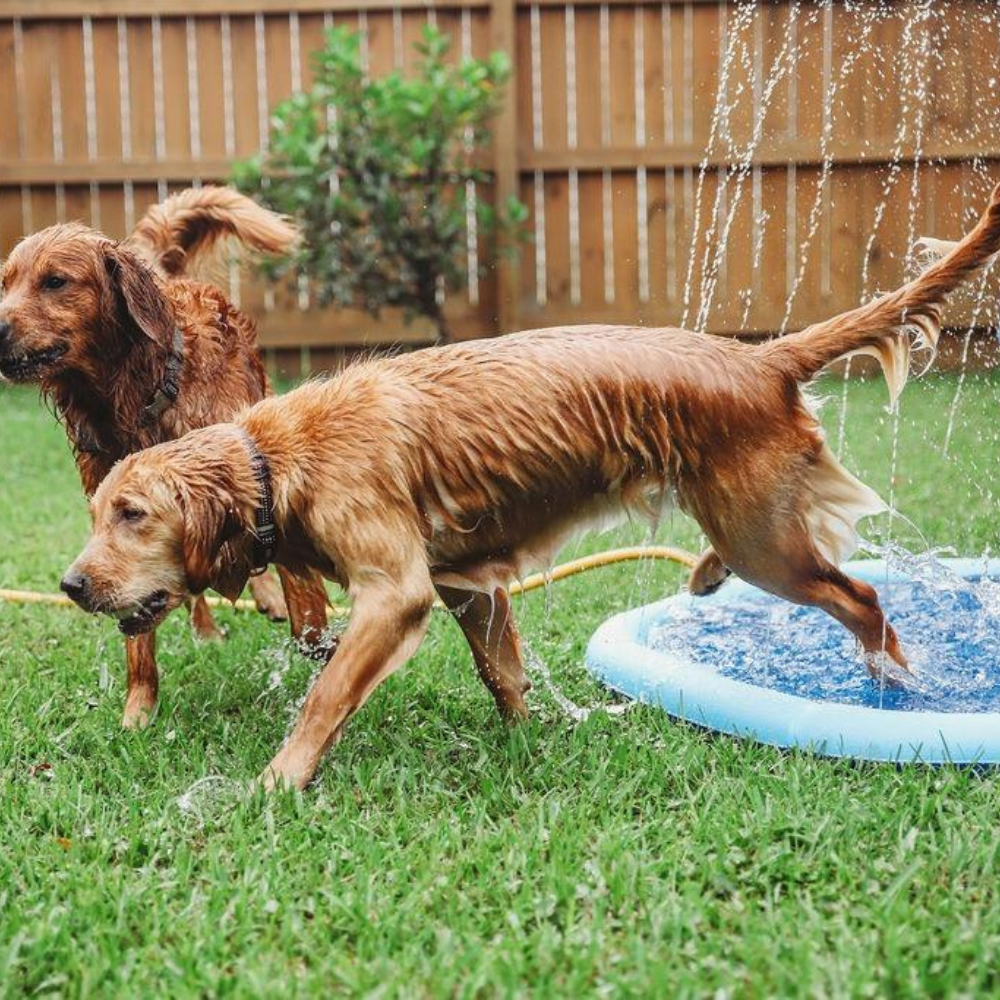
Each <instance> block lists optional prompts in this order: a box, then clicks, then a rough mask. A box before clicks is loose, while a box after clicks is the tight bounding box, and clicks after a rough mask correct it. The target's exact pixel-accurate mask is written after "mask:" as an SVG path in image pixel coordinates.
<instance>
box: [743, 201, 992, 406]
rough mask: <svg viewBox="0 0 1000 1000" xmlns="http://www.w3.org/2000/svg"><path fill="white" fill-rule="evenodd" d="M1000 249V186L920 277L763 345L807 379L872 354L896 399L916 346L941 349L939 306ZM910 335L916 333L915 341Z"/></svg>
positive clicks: (771, 355)
mask: <svg viewBox="0 0 1000 1000" xmlns="http://www.w3.org/2000/svg"><path fill="white" fill-rule="evenodd" d="M998 251H1000V185H997V187H996V188H994V190H993V195H992V197H991V198H990V203H989V206H988V207H987V209H986V211H985V212H984V213H983V216H982V218H981V219H980V220H979V222H978V224H977V225H976V227H975V229H973V230H972V232H970V233H969V234H968V235H967V236H966V237H965V238H964V239H962V240H961V241H959V242H958V243H955V244H950V245H948V247H946V248H944V250H943V255H942V256H941V257H940V259H938V260H937V261H935V262H934V263H933V264H931V266H930V267H928V268H927V270H926V271H924V273H923V274H921V275H920V276H919V277H917V278H915V279H914V280H913V281H911V282H909V283H908V284H906V285H903V287H902V288H899V289H897V290H896V291H894V292H889V293H887V294H886V295H881V296H879V297H878V298H877V299H873V300H872V301H871V302H869V303H868V304H867V305H864V306H861V307H860V308H858V309H853V310H851V311H850V312H846V313H841V314H840V315H839V316H834V317H833V319H829V320H826V321H825V322H823V323H816V324H814V325H813V326H810V327H807V328H806V329H805V330H802V331H800V332H799V333H793V334H790V335H789V336H787V337H781V338H779V339H776V340H772V341H769V342H767V343H766V344H762V345H761V348H760V349H761V351H763V352H764V353H765V355H766V356H767V357H768V358H769V359H770V360H773V361H775V362H777V363H778V364H780V365H781V367H782V368H784V369H785V370H786V371H790V372H791V373H792V374H793V375H794V377H795V378H796V379H798V381H800V382H804V381H806V380H808V379H810V378H812V377H813V376H814V375H815V374H816V373H817V372H818V371H820V369H822V368H823V367H825V366H826V365H828V364H830V363H831V362H832V361H836V360H838V359H840V358H845V357H847V356H848V355H851V354H869V355H871V356H872V357H874V358H876V359H877V360H878V362H879V363H880V364H881V366H882V371H883V372H884V374H885V380H886V382H887V383H888V385H889V396H890V398H891V399H892V400H893V402H895V400H896V399H897V397H898V396H899V394H900V392H901V391H902V389H903V386H904V385H906V378H907V375H908V374H909V368H910V351H911V348H912V346H914V345H915V346H917V347H926V348H928V349H930V351H931V352H933V351H935V350H936V348H937V342H938V337H939V336H940V334H941V316H940V309H941V305H942V303H943V302H944V300H945V298H946V297H947V296H948V294H949V293H950V292H952V291H954V290H955V289H956V288H957V287H958V286H959V285H960V284H962V282H963V281H965V280H966V279H967V278H969V277H970V276H971V275H972V274H974V273H975V272H976V271H978V270H979V269H980V268H981V267H982V266H983V265H984V264H986V263H987V261H988V260H989V259H990V258H991V257H992V256H993V255H994V254H996V253H997V252H998ZM911 336H912V338H913V340H912V342H911Z"/></svg>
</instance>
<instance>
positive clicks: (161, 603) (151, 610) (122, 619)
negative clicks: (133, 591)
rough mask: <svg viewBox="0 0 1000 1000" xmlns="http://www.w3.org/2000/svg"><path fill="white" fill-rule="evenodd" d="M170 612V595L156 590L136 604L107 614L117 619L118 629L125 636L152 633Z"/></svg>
mask: <svg viewBox="0 0 1000 1000" xmlns="http://www.w3.org/2000/svg"><path fill="white" fill-rule="evenodd" d="M169 611H170V595H169V594H168V593H167V592H166V591H165V590H157V591H154V592H153V593H152V594H150V595H149V596H148V597H145V598H143V599H142V600H141V601H140V602H139V603H138V604H133V605H130V606H129V607H127V608H122V609H121V610H120V611H111V612H109V613H110V614H111V615H113V616H114V617H115V618H117V619H118V629H119V631H120V632H122V633H124V634H125V635H140V634H142V633H143V632H152V631H153V629H154V628H156V626H157V625H159V624H160V622H161V621H163V619H164V618H166V617H167V614H168V612H169Z"/></svg>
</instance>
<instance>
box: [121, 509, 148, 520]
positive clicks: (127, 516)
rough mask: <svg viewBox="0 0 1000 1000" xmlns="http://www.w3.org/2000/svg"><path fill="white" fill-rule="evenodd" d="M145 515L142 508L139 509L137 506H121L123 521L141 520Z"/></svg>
mask: <svg viewBox="0 0 1000 1000" xmlns="http://www.w3.org/2000/svg"><path fill="white" fill-rule="evenodd" d="M145 516H146V512H145V511H144V510H139V508H138V507H122V514H121V517H122V520H123V521H141V520H142V519H143V518H144V517H145Z"/></svg>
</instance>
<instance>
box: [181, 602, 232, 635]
mask: <svg viewBox="0 0 1000 1000" xmlns="http://www.w3.org/2000/svg"><path fill="white" fill-rule="evenodd" d="M187 605H188V612H189V613H190V615H191V628H193V629H194V634H195V635H196V636H197V637H198V638H199V639H201V640H202V642H222V640H223V639H224V638H225V636H224V635H223V633H222V629H220V628H219V626H218V625H216V624H215V619H214V618H213V617H212V612H211V609H210V608H209V606H208V602H207V601H206V600H205V597H204V595H202V594H199V595H198V596H197V597H192V598H191V599H190V600H189V601H188V602H187Z"/></svg>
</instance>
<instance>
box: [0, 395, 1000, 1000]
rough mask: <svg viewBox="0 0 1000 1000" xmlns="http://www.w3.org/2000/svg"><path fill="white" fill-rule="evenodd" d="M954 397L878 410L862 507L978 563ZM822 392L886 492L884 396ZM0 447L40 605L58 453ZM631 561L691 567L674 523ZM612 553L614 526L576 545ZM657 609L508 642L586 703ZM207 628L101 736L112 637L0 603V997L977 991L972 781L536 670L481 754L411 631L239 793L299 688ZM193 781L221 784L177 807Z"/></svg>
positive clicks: (972, 449)
mask: <svg viewBox="0 0 1000 1000" xmlns="http://www.w3.org/2000/svg"><path fill="white" fill-rule="evenodd" d="M826 388H827V390H828V392H829V393H830V395H831V396H832V397H833V398H832V400H831V403H830V404H829V407H828V414H827V420H828V423H829V425H830V427H831V436H832V437H833V439H834V440H836V436H837V421H838V411H839V400H840V383H839V381H837V380H830V381H828V382H827V386H826ZM955 391H956V384H955V382H954V381H953V380H949V379H936V380H929V379H928V380H925V381H923V382H919V383H915V384H913V385H911V386H910V387H909V388H908V390H907V393H906V395H905V397H904V400H903V419H902V421H901V425H900V435H899V448H898V450H899V460H898V463H897V467H896V482H895V491H896V494H897V496H898V500H899V504H900V507H901V509H902V511H904V512H905V514H906V515H907V516H908V517H910V518H911V519H912V520H913V522H914V523H915V524H916V525H917V526H918V527H919V529H920V530H921V531H923V533H924V534H925V535H926V538H927V541H928V543H930V544H932V545H936V546H937V545H947V544H952V545H955V546H956V547H957V548H958V549H959V550H960V551H961V552H975V553H978V552H982V551H983V550H984V549H985V548H986V547H988V546H990V545H992V546H993V547H994V548H996V539H997V522H998V509H997V503H996V501H995V499H994V497H995V496H997V495H998V486H1000V471H998V470H1000V446H998V443H997V440H996V437H997V424H998V421H997V415H998V405H997V404H998V401H1000V380H996V379H993V380H990V379H987V378H983V377H979V378H971V377H970V379H969V381H968V382H967V383H966V385H965V387H964V389H963V392H962V399H961V405H960V407H959V412H958V420H957V423H956V430H955V435H954V439H953V441H952V448H951V452H950V456H949V457H944V456H943V455H942V442H943V438H944V434H945V425H946V423H947V414H948V409H949V407H950V405H951V403H952V400H953V399H954V396H955ZM849 396H850V406H849V409H848V413H849V420H848V426H847V442H848V448H847V457H848V464H850V465H851V467H852V468H854V469H855V470H857V471H858V472H860V473H861V475H862V476H863V478H865V479H866V480H867V481H868V482H870V483H871V484H872V485H873V486H874V487H876V488H877V489H878V490H880V491H881V492H882V493H883V494H886V493H888V491H889V486H890V482H889V480H890V466H891V462H890V457H891V451H892V447H891V439H892V433H891V430H892V423H891V420H890V419H889V417H888V416H887V415H886V413H885V410H884V407H885V392H884V387H883V385H882V384H881V382H872V383H858V384H852V385H851V387H850V390H849ZM0 427H2V428H3V432H2V433H3V450H2V459H0V461H2V469H3V472H2V484H3V486H2V490H0V584H2V585H4V586H12V587H32V588H38V589H43V590H53V589H55V587H56V585H57V581H58V579H59V575H60V573H61V571H62V570H63V569H64V568H65V566H66V565H67V564H68V563H69V561H70V559H71V558H72V557H73V555H75V553H76V551H77V549H78V548H79V546H80V545H81V543H82V542H83V540H84V539H85V537H86V533H87V518H86V508H85V505H84V502H83V499H82V497H81V494H80V490H79V487H78V484H77V480H76V475H75V471H74V469H73V468H72V464H71V461H70V457H69V453H68V448H67V446H66V444H65V440H64V437H63V434H62V431H61V430H60V429H59V428H58V427H57V426H55V424H54V422H53V420H52V418H51V416H50V415H49V413H47V412H46V411H45V410H44V408H42V407H41V406H40V404H39V403H38V402H37V400H36V398H35V397H34V396H33V395H32V394H31V393H29V392H25V391H12V390H8V389H5V390H4V391H2V392H0ZM871 528H872V531H874V532H876V533H877V532H879V531H881V532H882V533H884V532H885V530H886V524H885V519H882V522H881V523H876V524H874V525H872V526H871ZM894 534H895V536H896V537H897V538H899V539H901V540H903V541H905V542H907V543H908V544H910V545H911V547H914V546H916V545H917V544H918V543H917V542H916V535H915V533H914V530H913V529H911V528H909V527H907V526H905V525H904V524H903V523H902V522H897V523H896V525H895V528H894ZM660 537H661V538H662V539H663V540H665V541H676V542H679V543H681V544H685V545H688V546H696V545H697V544H698V535H697V532H696V531H695V530H693V529H692V527H691V526H690V524H688V523H687V522H685V521H684V519H683V518H681V517H680V516H678V517H677V518H676V520H675V521H674V522H673V523H672V524H668V525H665V526H664V529H663V531H662V532H661V535H660ZM623 540H628V541H642V540H644V539H643V533H642V531H641V530H640V529H638V528H636V529H635V530H633V531H625V532H621V533H619V534H617V535H615V536H613V537H611V538H604V539H599V540H597V541H593V540H592V541H589V542H587V543H586V545H587V547H588V548H596V547H598V546H599V545H601V544H610V543H617V542H620V541H623ZM679 584H680V574H679V573H678V571H677V570H676V569H674V568H671V567H667V566H662V565H658V566H654V567H650V566H646V567H642V568H639V569H637V568H636V567H634V566H630V567H625V568H620V569H609V570H603V571H599V572H597V573H594V574H591V575H589V576H587V577H583V578H577V579H576V580H573V581H570V582H567V583H564V584H561V585H558V586H557V587H554V588H553V589H552V590H551V592H550V593H549V594H548V595H547V596H545V595H538V596H532V597H529V598H525V599H523V600H522V601H520V602H519V608H520V610H519V617H520V619H521V622H522V626H523V631H524V633H525V635H526V637H527V640H528V642H529V643H530V645H531V647H532V648H533V649H534V651H535V652H536V653H537V654H538V655H539V656H540V657H542V658H543V659H544V661H545V662H546V663H547V664H548V666H549V668H550V669H551V671H552V674H553V677H554V679H555V682H556V683H557V684H558V685H559V688H560V689H561V690H562V691H563V692H564V693H565V694H566V695H567V696H568V697H570V698H572V699H574V700H575V701H577V702H578V703H580V704H583V705H586V706H596V705H603V704H607V703H609V701H610V700H611V699H610V698H609V696H608V695H607V694H606V693H605V692H604V691H602V690H601V689H600V688H599V687H598V686H597V685H596V684H595V683H593V682H592V681H591V680H590V679H589V678H588V675H587V674H586V673H585V671H584V669H583V668H582V666H581V659H582V652H583V649H584V646H585V643H586V641H587V639H588V637H589V636H590V635H591V633H592V632H593V630H594V628H595V627H596V626H597V625H598V624H599V623H600V622H601V621H602V620H603V619H604V618H605V617H607V616H608V615H609V614H611V613H613V612H616V611H618V610H621V609H622V608H625V607H627V606H630V605H633V604H635V603H637V602H641V601H648V600H653V599H656V598H658V597H660V596H662V595H664V594H666V593H671V592H673V591H675V590H676V589H677V587H678V586H679ZM220 617H221V620H222V621H223V623H224V624H225V626H226V627H227V628H228V629H229V633H230V634H229V639H228V640H227V642H226V643H225V644H223V645H219V646H199V645H197V644H196V643H195V642H194V640H193V639H192V637H191V635H190V633H189V631H188V628H187V625H186V622H185V621H184V619H183V616H181V615H175V616H174V617H173V618H172V619H171V620H170V621H169V622H168V623H167V624H166V625H165V626H164V627H163V628H162V629H161V632H160V639H161V642H160V646H161V654H160V660H161V664H162V668H163V674H164V677H163V684H162V690H161V697H162V702H161V707H160V712H159V715H158V717H157V718H156V720H155V723H154V725H153V726H152V727H151V728H149V729H148V730H147V731H145V732H143V733H123V732H121V731H120V730H119V728H118V722H119V715H120V712H121V707H122V696H123V686H124V668H123V662H122V660H123V655H122V647H121V643H120V642H119V640H118V638H117V635H116V633H115V632H114V629H113V626H112V625H111V624H110V623H108V622H106V621H103V620H97V619H92V618H89V617H87V616H85V615H83V614H80V613H78V612H76V611H73V610H65V609H52V608H43V607H25V606H14V605H2V604H0V664H2V667H0V993H3V994H7V995H18V994H25V993H27V994H49V993H53V994H60V995H67V996H78V995H90V996H93V995H100V996H123V997H124V996H128V997H135V996H145V995H152V994H160V995H169V996H171V997H185V996H196V995H200V996H208V995H235V996H274V995H292V994H296V995H298V994H301V995H309V994H314V995H328V994H330V993H348V992H350V993H354V992H359V993H365V994H372V995H379V996H406V997H410V996H434V997H437V996H447V995H457V996H472V995H485V996H495V995H499V996H513V995H525V994H527V993H531V994H532V995H537V996H552V995H561V996H576V995H595V994H616V995H618V994H623V995H647V996H674V995H707V994H715V993H719V994H721V995H727V994H730V993H734V994H739V995H751V996H773V995H779V994H780V995H812V996H829V995H867V994H873V995H876V994H877V995H886V994H895V995H903V994H910V995H912V994H917V993H933V994H954V993H963V994H966V995H968V994H972V993H975V992H983V991H985V992H994V993H995V992H998V991H1000V977H998V976H997V972H996V970H997V969H998V968H1000V897H998V880H1000V860H998V852H1000V833H998V831H1000V823H998V816H1000V787H998V784H997V780H996V779H995V778H994V777H993V776H992V775H991V774H980V773H976V772H974V771H972V770H968V769H966V770H960V769H951V768H941V769H938V770H930V769H925V768H922V767H906V768H902V769H896V768H893V767H883V766H851V765H849V764H844V763H837V762H831V761H828V760H823V759H817V758H814V757H812V756H810V755H808V754H805V753H787V754H785V753H780V752H778V751H776V750H772V749H768V748H764V747H760V746H756V745H754V744H752V743H741V742H737V741H735V740H732V739H729V738H723V737H717V736H712V735H709V734H707V733H705V732H702V731H700V730H698V729H695V728H693V727H691V726H687V725H680V724H676V723H673V722H671V721H669V720H668V719H667V718H666V717H665V716H664V715H663V714H662V713H660V712H658V711H655V710H653V709H649V708H635V709H633V710H630V711H629V712H627V713H626V714H625V715H624V716H609V715H607V714H605V713H603V712H597V713H594V714H593V715H591V716H590V718H589V719H587V721H585V722H581V723H574V722H573V721H571V720H570V719H568V718H567V717H566V716H565V715H564V714H562V713H561V711H560V710H559V708H558V706H557V704H556V702H555V700H554V699H553V697H552V695H551V693H550V692H549V691H548V690H546V688H545V686H544V685H543V684H542V683H540V681H539V679H538V678H536V687H535V690H534V691H533V692H532V694H531V696H530V698H531V705H532V709H533V712H534V717H533V719H532V721H531V722H529V723H527V724H525V725H523V726H521V727H519V728H516V729H513V730H508V729H506V728H505V727H504V726H502V725H501V724H500V722H499V721H498V720H497V718H496V716H495V713H494V710H493V707H492V702H491V700H490V699H489V697H488V695H487V694H486V692H485V690H484V689H483V688H482V687H481V685H480V684H479V682H478V680H476V679H475V677H474V671H473V669H472V666H471V663H470V660H469V657H468V654H467V651H466V650H465V649H464V648H463V645H462V642H461V639H460V636H459V633H458V631H457V629H456V628H455V627H454V626H453V625H452V624H451V623H450V622H449V621H447V620H446V619H445V618H444V617H443V616H436V618H435V621H434V623H433V625H432V628H431V631H430V634H429V636H428V638H427V640H426V642H425V643H424V645H423V648H422V650H421V651H420V654H419V655H418V656H417V658H416V659H415V660H414V661H413V662H412V663H411V664H410V665H409V666H408V667H407V668H406V669H405V670H403V671H401V672H400V673H398V674H397V675H396V676H395V677H393V678H391V679H390V680H389V681H388V682H387V683H386V684H385V685H383V687H382V688H381V689H380V690H379V691H378V692H377V693H376V694H375V695H374V697H373V698H372V699H371V701H370V702H369V704H368V705H367V706H366V707H365V709H364V710H363V711H362V712H361V713H360V714H359V715H358V716H357V718H355V719H354V720H353V722H352V723H351V725H350V727H349V729H348V732H347V735H346V737H345V738H344V740H343V742H342V743H341V744H340V745H339V746H338V747H337V748H336V749H335V750H334V751H333V752H332V753H331V754H330V755H329V756H328V758H327V759H326V761H325V763H324V764H323V766H322V768H321V770H320V772H319V774H318V778H317V781H316V782H315V783H314V785H313V786H312V787H311V788H310V789H309V790H308V791H307V792H306V793H305V794H303V795H294V794H288V795H285V796H282V797H276V798H271V799H267V800H265V799H263V798H262V797H258V798H255V799H250V800H246V799H244V798H241V796H240V795H239V787H240V786H239V785H237V784H236V782H245V781H247V780H249V779H251V778H252V777H253V776H255V775H256V774H257V773H258V772H259V771H260V770H261V769H262V768H263V767H264V765H265V764H266V763H267V762H268V760H269V759H270V757H271V755H272V753H273V752H274V750H275V748H276V747H277V746H278V744H279V743H280V741H281V739H282V737H283V735H284V734H285V732H286V729H287V727H288V725H289V723H290V721H291V719H292V718H293V716H294V713H295V707H296V705H297V703H298V702H299V700H300V699H301V697H302V696H303V694H304V692H305V689H306V686H307V683H308V680H309V676H310V672H311V668H310V666H309V665H308V664H307V663H306V661H304V660H303V659H301V658H300V657H298V656H297V655H291V654H289V653H288V651H287V646H286V645H285V644H284V631H283V629H282V628H281V627H279V626H272V625H269V624H268V623H266V622H265V621H263V620H261V619H260V618H259V617H258V616H256V615H249V614H245V613H242V614H241V613H237V612H230V611H227V612H223V613H222V614H221V615H220ZM904 640H905V636H904ZM282 664H284V665H285V666H286V667H287V669H284V670H282V669H280V668H281V667H282ZM213 775H218V776H224V777H225V778H228V779H232V783H229V784H227V783H219V784H218V785H216V786H210V792H211V789H213V788H214V793H205V794H201V795H195V796H193V797H194V798H195V800H196V807H195V808H194V809H193V810H188V811H185V810H184V809H182V808H181V805H180V804H179V799H180V797H181V796H183V795H184V793H185V792H187V791H188V790H189V789H190V788H191V786H192V785H193V784H194V783H195V782H196V781H198V780H199V779H201V778H204V777H206V776H213Z"/></svg>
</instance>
